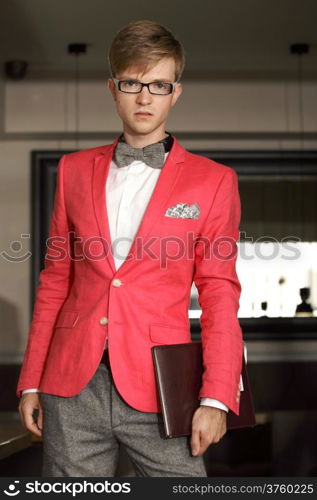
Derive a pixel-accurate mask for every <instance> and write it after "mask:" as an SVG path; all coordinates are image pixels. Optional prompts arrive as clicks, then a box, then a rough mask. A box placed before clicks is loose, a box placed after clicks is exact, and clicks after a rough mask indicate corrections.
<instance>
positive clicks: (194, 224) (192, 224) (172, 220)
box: [160, 215, 200, 230]
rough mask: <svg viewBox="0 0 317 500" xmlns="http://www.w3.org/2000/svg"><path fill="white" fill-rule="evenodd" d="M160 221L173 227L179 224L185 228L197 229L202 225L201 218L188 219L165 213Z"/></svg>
mask: <svg viewBox="0 0 317 500" xmlns="http://www.w3.org/2000/svg"><path fill="white" fill-rule="evenodd" d="M160 222H161V223H162V224H164V225H167V226H170V227H173V226H178V227H182V228H183V229H188V230H189V229H191V230H195V229H198V228H199V226H200V219H189V218H188V219H187V218H181V217H168V216H166V215H164V216H163V217H161V218H160Z"/></svg>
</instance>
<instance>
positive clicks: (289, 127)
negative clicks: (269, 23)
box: [0, 80, 317, 362]
mask: <svg viewBox="0 0 317 500" xmlns="http://www.w3.org/2000/svg"><path fill="white" fill-rule="evenodd" d="M316 91H317V82H306V83H305V84H304V114H305V131H306V132H316V131H317V100H316V95H317V92H316ZM74 96H75V94H74V85H73V83H71V82H67V81H66V82H63V81H21V82H17V83H12V82H10V83H7V84H6V85H4V84H3V81H1V80H0V111H1V108H2V106H1V103H3V104H4V113H3V123H2V127H1V135H0V162H1V187H0V222H1V236H0V243H1V245H0V248H1V250H0V251H1V252H2V253H1V256H0V270H1V284H2V286H1V291H0V312H1V325H0V362H12V361H14V360H20V359H21V356H22V353H23V351H24V347H25V343H26V338H27V333H28V327H29V321H30V314H29V308H30V302H29V281H30V260H29V259H27V260H25V261H24V262H21V263H17V262H10V261H9V260H8V258H6V257H5V255H4V253H3V252H6V253H7V254H9V255H11V256H14V257H15V258H17V257H20V256H22V255H23V254H24V253H25V252H27V251H28V250H29V239H28V238H23V239H21V234H30V206H31V200H30V152H31V151H32V150H39V149H42V150H47V149H50V150H52V149H73V148H74V146H75V144H74V141H73V140H69V139H67V137H68V136H67V134H68V133H69V132H72V131H74V127H75V118H74V116H75V114H74V109H75V107H74V105H75V97H74ZM79 98H80V99H79V103H80V106H79V111H80V120H79V130H80V132H81V134H85V133H86V132H89V133H90V136H89V137H90V139H89V140H87V139H85V138H84V139H83V137H85V136H84V135H82V136H81V139H80V142H79V147H80V148H81V149H83V148H87V147H93V146H97V145H100V144H102V143H106V142H107V141H106V140H100V134H102V133H104V132H107V133H108V134H109V133H113V137H115V135H116V134H117V133H118V132H119V131H120V121H119V119H118V118H117V117H116V114H115V110H114V105H113V102H112V100H111V98H110V96H109V93H108V91H107V88H106V85H105V82H102V81H86V82H83V83H81V85H80V89H79ZM298 117H299V115H298V94H297V86H296V84H295V83H294V82H282V81H280V82H279V81H276V82H270V81H219V80H218V81H214V82H208V81H188V82H184V93H183V96H182V97H181V100H180V101H179V102H178V103H177V105H176V107H175V108H174V109H173V111H172V114H171V118H170V121H169V124H168V130H170V131H172V132H173V133H175V134H176V135H177V132H182V133H183V132H187V133H197V132H204V133H206V132H217V133H219V132H223V133H224V135H223V137H222V138H219V137H218V138H213V136H212V135H211V136H210V138H209V139H205V140H199V139H196V138H195V139H190V140H189V139H188V140H186V141H182V143H183V145H184V146H185V147H188V148H198V149H199V148H210V149H239V148H241V149H244V148H247V149H257V148H258V149H265V148H267V149H291V148H298V147H299V146H300V144H299V141H298V140H293V139H288V138H287V136H286V137H284V138H283V139H280V138H279V137H277V138H276V139H275V138H274V137H271V138H270V139H269V140H266V139H265V138H261V137H257V138H255V139H254V138H252V137H251V136H250V138H248V133H250V134H253V133H254V132H258V133H263V134H265V133H272V132H277V133H283V132H284V133H291V132H298V131H299V119H298ZM241 132H243V133H246V136H245V138H244V139H243V140H241V139H239V136H237V137H236V138H235V136H234V135H233V136H231V135H230V136H226V135H225V134H226V133H233V134H235V133H241ZM63 134H65V135H63ZM94 134H96V138H94ZM97 134H98V137H99V139H98V137H97ZM48 137H49V138H48ZM304 147H305V148H317V141H315V140H305V143H304ZM14 241H19V242H20V243H23V246H22V248H21V249H20V250H17V249H16V250H15V251H14V250H12V249H10V244H12V242H14ZM18 244H19V243H16V245H18Z"/></svg>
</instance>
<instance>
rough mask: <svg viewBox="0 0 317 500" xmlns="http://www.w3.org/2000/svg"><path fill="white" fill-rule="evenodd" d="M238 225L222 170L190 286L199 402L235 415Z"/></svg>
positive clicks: (230, 182) (230, 180) (233, 182)
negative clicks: (196, 313) (199, 359)
mask: <svg viewBox="0 0 317 500" xmlns="http://www.w3.org/2000/svg"><path fill="white" fill-rule="evenodd" d="M239 223H240V198H239V192H238V178H237V174H236V173H235V172H234V170H232V169H231V168H228V167H227V168H226V171H225V173H224V175H223V177H222V178H221V180H220V182H219V184H218V187H217V189H216V193H215V196H214V199H213V202H212V206H211V208H210V211H209V214H208V217H207V218H206V222H205V224H204V228H203V231H202V234H201V235H200V238H199V239H198V241H197V243H196V246H195V269H194V283H195V285H196V287H197V290H198V301H199V304H200V306H201V309H202V314H201V319H200V323H201V340H202V347H203V363H204V372H203V379H202V387H201V390H200V394H199V397H200V398H203V397H208V398H214V399H218V400H219V401H222V402H223V403H224V404H225V405H227V406H228V407H229V409H231V410H232V411H233V412H235V413H236V414H239V391H238V386H239V379H240V373H241V368H242V351H243V343H242V332H241V328H240V325H239V321H238V318H237V313H238V309H239V297H240V292H241V286H240V283H239V280H238V277H237V274H236V258H237V244H236V242H237V240H238V238H239V229H238V228H239Z"/></svg>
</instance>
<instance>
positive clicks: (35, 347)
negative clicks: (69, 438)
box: [17, 157, 72, 397]
mask: <svg viewBox="0 0 317 500" xmlns="http://www.w3.org/2000/svg"><path fill="white" fill-rule="evenodd" d="M65 158H66V157H63V158H62V159H61V160H60V162H59V165H58V172H57V184H56V191H55V198H54V209H53V213H52V216H51V221H50V229H49V238H48V240H47V245H46V246H47V249H46V254H45V265H44V269H43V270H42V271H41V273H40V276H39V285H38V287H37V293H36V301H35V306H34V310H33V315H32V322H31V325H30V329H29V335H28V342H27V347H26V351H25V354H24V359H23V364H22V368H21V372H20V377H19V381H18V387H17V395H18V397H20V395H21V391H22V390H23V389H28V388H30V387H39V384H40V381H41V377H42V373H43V370H44V365H45V360H46V356H47V353H48V349H49V345H50V340H51V338H52V335H53V332H54V326H55V321H56V318H57V315H58V313H59V311H60V309H61V307H62V305H63V303H64V301H65V299H66V297H67V295H68V291H69V288H70V286H71V279H72V276H71V274H72V273H71V271H72V266H71V259H70V255H69V235H70V225H69V222H68V219H67V214H66V209H65V201H64V180H63V177H64V163H65Z"/></svg>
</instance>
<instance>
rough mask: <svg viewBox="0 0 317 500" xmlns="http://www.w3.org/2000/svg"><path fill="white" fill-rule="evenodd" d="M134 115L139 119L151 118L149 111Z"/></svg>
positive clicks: (138, 112)
mask: <svg viewBox="0 0 317 500" xmlns="http://www.w3.org/2000/svg"><path fill="white" fill-rule="evenodd" d="M134 114H135V116H138V117H140V118H148V117H150V116H153V115H152V113H150V112H149V111H137V112H136V113H134Z"/></svg>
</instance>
